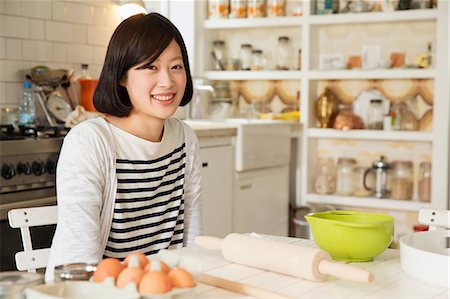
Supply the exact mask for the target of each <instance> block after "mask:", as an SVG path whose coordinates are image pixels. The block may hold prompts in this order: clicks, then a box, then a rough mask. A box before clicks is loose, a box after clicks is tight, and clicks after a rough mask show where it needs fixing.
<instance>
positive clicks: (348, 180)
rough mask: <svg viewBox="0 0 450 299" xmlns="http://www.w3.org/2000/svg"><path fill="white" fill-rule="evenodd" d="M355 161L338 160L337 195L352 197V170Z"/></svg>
mask: <svg viewBox="0 0 450 299" xmlns="http://www.w3.org/2000/svg"><path fill="white" fill-rule="evenodd" d="M355 166H356V160H355V159H351V158H339V159H338V164H337V175H336V179H337V182H336V193H337V194H339V195H352V194H353V192H354V189H355V183H354V182H355V177H354V168H355Z"/></svg>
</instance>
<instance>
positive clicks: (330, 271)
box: [319, 260, 374, 282]
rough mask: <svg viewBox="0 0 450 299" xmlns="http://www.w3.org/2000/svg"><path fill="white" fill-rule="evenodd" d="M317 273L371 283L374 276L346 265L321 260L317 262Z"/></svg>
mask: <svg viewBox="0 0 450 299" xmlns="http://www.w3.org/2000/svg"><path fill="white" fill-rule="evenodd" d="M319 272H320V273H321V274H327V275H333V276H336V277H339V278H343V279H347V280H353V281H359V282H372V281H373V280H374V275H373V273H372V272H370V271H367V270H364V269H360V268H358V267H354V266H351V265H347V264H340V263H334V262H332V261H329V260H321V261H320V262H319Z"/></svg>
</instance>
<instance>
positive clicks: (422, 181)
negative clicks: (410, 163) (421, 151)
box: [419, 162, 431, 202]
mask: <svg viewBox="0 0 450 299" xmlns="http://www.w3.org/2000/svg"><path fill="white" fill-rule="evenodd" d="M419 200H420V201H423V202H430V201H431V162H421V163H420V165H419Z"/></svg>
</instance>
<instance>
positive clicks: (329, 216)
mask: <svg viewBox="0 0 450 299" xmlns="http://www.w3.org/2000/svg"><path fill="white" fill-rule="evenodd" d="M305 218H306V220H307V221H308V223H309V225H310V227H311V232H312V237H313V239H314V241H315V242H316V244H317V245H318V246H319V247H320V248H321V249H322V250H324V251H326V252H328V253H329V254H330V255H331V257H332V258H333V259H334V260H338V261H352V262H369V261H372V260H373V258H374V257H376V256H377V255H379V254H381V253H382V252H383V251H384V250H385V249H386V248H387V247H388V246H389V245H390V244H391V242H392V238H393V236H394V217H392V216H389V215H384V214H374V213H362V212H355V211H343V210H338V211H327V212H321V213H315V214H309V215H307V216H305Z"/></svg>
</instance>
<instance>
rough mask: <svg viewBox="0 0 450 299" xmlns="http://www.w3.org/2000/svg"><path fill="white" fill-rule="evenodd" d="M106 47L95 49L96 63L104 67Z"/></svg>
mask: <svg viewBox="0 0 450 299" xmlns="http://www.w3.org/2000/svg"><path fill="white" fill-rule="evenodd" d="M106 49H107V48H106V46H105V47H94V63H95V64H100V65H103V63H104V62H105V56H106Z"/></svg>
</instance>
